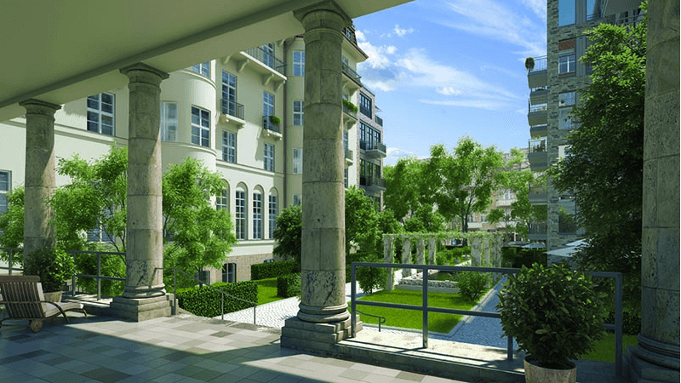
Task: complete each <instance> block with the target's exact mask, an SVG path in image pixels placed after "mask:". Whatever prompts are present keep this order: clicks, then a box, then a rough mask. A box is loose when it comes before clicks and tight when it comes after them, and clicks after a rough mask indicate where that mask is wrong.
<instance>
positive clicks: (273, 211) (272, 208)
mask: <svg viewBox="0 0 681 383" xmlns="http://www.w3.org/2000/svg"><path fill="white" fill-rule="evenodd" d="M269 213H270V214H269V218H270V222H269V224H270V228H269V229H270V230H269V236H268V238H274V230H276V229H277V196H276V195H272V194H270V205H269Z"/></svg>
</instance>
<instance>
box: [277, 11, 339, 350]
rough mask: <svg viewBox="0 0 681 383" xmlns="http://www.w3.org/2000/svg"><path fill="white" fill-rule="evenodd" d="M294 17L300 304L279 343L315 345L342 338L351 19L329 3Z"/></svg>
mask: <svg viewBox="0 0 681 383" xmlns="http://www.w3.org/2000/svg"><path fill="white" fill-rule="evenodd" d="M294 16H295V17H296V18H297V19H298V20H300V21H301V23H302V25H303V28H304V29H305V34H304V41H305V125H304V127H303V230H302V255H301V301H300V306H299V307H300V310H299V311H298V315H297V318H295V319H296V320H287V321H286V324H285V326H284V328H283V329H282V345H283V346H284V347H287V346H290V347H306V348H307V347H309V348H317V347H322V348H323V347H331V346H330V345H331V344H335V343H336V342H339V341H340V340H342V339H344V338H346V337H347V336H348V334H349V324H350V315H349V313H348V310H347V303H346V298H345V191H344V188H343V161H344V150H343V126H342V113H343V109H342V105H341V100H342V91H341V89H342V72H341V55H342V54H341V47H342V43H343V38H344V37H343V35H342V34H341V30H342V28H344V27H346V26H348V25H351V20H350V18H349V17H348V16H347V15H346V14H345V12H343V10H342V9H341V8H340V7H339V6H338V5H337V4H336V3H334V2H332V1H329V2H325V3H319V4H315V5H313V6H310V7H308V8H303V9H300V10H298V11H295V12H294ZM325 325H327V326H325ZM311 339H317V340H318V342H310V340H311Z"/></svg>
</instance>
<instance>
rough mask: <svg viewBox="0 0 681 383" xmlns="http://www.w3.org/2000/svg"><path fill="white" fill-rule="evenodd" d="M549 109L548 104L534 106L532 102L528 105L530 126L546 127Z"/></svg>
mask: <svg viewBox="0 0 681 383" xmlns="http://www.w3.org/2000/svg"><path fill="white" fill-rule="evenodd" d="M547 109H548V104H546V103H544V104H532V103H531V102H530V101H528V103H527V123H528V124H529V125H530V126H534V125H546V123H547V115H548V113H547Z"/></svg>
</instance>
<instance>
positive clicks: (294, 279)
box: [277, 273, 300, 298]
mask: <svg viewBox="0 0 681 383" xmlns="http://www.w3.org/2000/svg"><path fill="white" fill-rule="evenodd" d="M298 295H300V274H299V273H295V274H287V275H282V276H279V277H277V296H280V297H282V298H290V297H296V296H298Z"/></svg>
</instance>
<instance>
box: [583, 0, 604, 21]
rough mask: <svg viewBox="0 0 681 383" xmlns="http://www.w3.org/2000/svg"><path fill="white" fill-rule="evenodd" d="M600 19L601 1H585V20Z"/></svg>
mask: <svg viewBox="0 0 681 383" xmlns="http://www.w3.org/2000/svg"><path fill="white" fill-rule="evenodd" d="M600 17H601V1H600V0H586V20H587V21H589V20H596V19H599V18H600Z"/></svg>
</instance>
